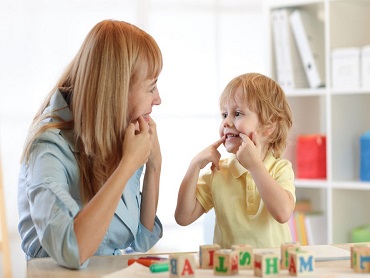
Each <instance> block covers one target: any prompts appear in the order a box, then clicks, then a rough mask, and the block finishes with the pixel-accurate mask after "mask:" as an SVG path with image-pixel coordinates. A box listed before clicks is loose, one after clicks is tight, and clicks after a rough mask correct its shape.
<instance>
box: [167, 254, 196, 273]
mask: <svg viewBox="0 0 370 278" xmlns="http://www.w3.org/2000/svg"><path fill="white" fill-rule="evenodd" d="M169 264H170V268H169V271H170V277H171V278H175V277H194V275H195V273H194V271H195V268H196V265H195V259H194V256H193V255H191V254H171V255H170V257H169Z"/></svg>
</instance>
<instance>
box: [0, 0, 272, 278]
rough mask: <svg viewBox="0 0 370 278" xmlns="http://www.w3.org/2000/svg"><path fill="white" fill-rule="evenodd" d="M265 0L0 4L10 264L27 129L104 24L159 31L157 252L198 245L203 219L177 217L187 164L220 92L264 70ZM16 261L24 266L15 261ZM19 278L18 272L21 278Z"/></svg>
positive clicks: (213, 124) (203, 142)
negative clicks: (160, 234) (187, 221)
mask: <svg viewBox="0 0 370 278" xmlns="http://www.w3.org/2000/svg"><path fill="white" fill-rule="evenodd" d="M261 2H262V1H259V0H218V1H217V0H187V1H179V0H177V1H171V0H151V1H150V0H125V1H124V0H91V1H83V0H64V1H54V0H52V1H50V0H49V1H48V0H0V150H1V151H0V153H1V159H2V163H3V173H4V183H5V195H6V209H7V215H8V217H7V221H8V226H9V227H8V229H9V232H10V237H11V240H12V243H13V244H12V246H13V249H12V256H13V257H14V259H13V262H12V264H13V265H14V266H16V265H17V271H18V272H17V273H19V271H21V273H22V271H24V269H23V268H20V267H19V266H20V262H19V260H20V259H19V256H23V254H22V252H21V251H20V248H19V235H18V232H17V224H18V214H17V175H18V169H19V157H20V153H21V149H22V145H23V142H24V138H25V135H26V132H27V128H28V125H29V124H30V121H31V119H32V117H33V115H34V113H35V112H36V110H37V108H38V106H39V105H40V103H41V101H42V100H43V98H44V96H45V95H46V93H47V92H48V91H49V90H50V89H51V87H53V85H54V83H55V81H56V79H57V78H58V77H59V74H60V73H61V71H62V70H63V68H64V67H65V66H66V65H67V63H68V62H69V61H70V59H71V58H72V57H73V56H74V54H75V53H76V51H77V49H78V48H79V46H80V44H81V43H82V41H83V39H84V37H85V36H86V34H87V32H88V31H89V30H90V29H91V28H92V26H93V25H95V24H96V23H97V22H98V21H100V20H102V19H106V18H114V19H119V20H125V21H129V22H131V23H134V24H136V25H138V26H139V27H141V28H143V29H144V30H146V31H147V32H149V33H150V34H152V35H153V37H154V38H155V39H156V40H157V42H158V44H159V45H160V47H161V49H162V52H163V57H164V69H163V72H162V74H161V75H160V79H159V82H158V85H159V92H160V94H161V97H162V105H161V106H159V107H156V108H155V110H154V113H153V117H154V118H155V120H156V121H157V126H158V132H159V137H160V141H161V145H162V152H163V167H162V169H163V170H162V178H161V180H162V184H161V193H160V203H159V207H158V214H159V217H160V218H161V219H162V222H163V224H164V228H165V235H164V238H163V239H162V240H161V241H160V243H158V245H157V247H156V248H158V249H160V250H163V249H169V250H171V249H173V248H174V244H173V243H174V240H176V244H178V243H179V242H180V241H179V240H178V238H180V237H181V239H182V240H181V242H182V243H183V245H182V246H179V245H176V246H177V247H176V248H182V249H187V248H188V249H193V250H194V248H197V246H199V244H201V243H202V241H203V238H204V236H203V226H204V225H203V218H202V219H200V220H199V221H198V222H197V223H195V224H193V225H191V226H189V227H186V228H183V227H179V226H178V225H177V224H176V223H175V221H174V218H173V213H174V210H175V205H176V199H177V191H178V187H179V185H180V182H181V179H182V177H183V175H184V173H185V171H186V169H187V165H188V163H189V162H190V160H191V158H192V157H193V156H194V155H195V154H196V153H197V152H199V151H200V150H202V149H203V148H204V147H206V146H207V145H208V144H210V143H212V142H213V141H215V140H216V139H217V137H218V125H219V114H218V96H219V94H220V92H221V91H222V89H223V87H224V86H225V85H226V83H227V82H228V81H229V80H230V79H231V78H232V77H234V76H236V75H239V74H241V73H244V72H248V71H259V72H262V73H265V71H266V70H265V65H266V61H265V59H266V53H267V45H266V40H265V38H266V37H267V36H266V34H265V30H266V27H265V26H264V24H265V20H264V18H263V12H262V3H261ZM15 260H18V261H15ZM15 277H19V276H15Z"/></svg>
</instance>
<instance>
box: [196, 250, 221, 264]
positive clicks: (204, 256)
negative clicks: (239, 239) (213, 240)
mask: <svg viewBox="0 0 370 278" xmlns="http://www.w3.org/2000/svg"><path fill="white" fill-rule="evenodd" d="M218 250H221V246H220V245H218V244H206V245H201V246H199V267H200V268H203V269H212V268H213V255H214V253H215V252H216V251H218Z"/></svg>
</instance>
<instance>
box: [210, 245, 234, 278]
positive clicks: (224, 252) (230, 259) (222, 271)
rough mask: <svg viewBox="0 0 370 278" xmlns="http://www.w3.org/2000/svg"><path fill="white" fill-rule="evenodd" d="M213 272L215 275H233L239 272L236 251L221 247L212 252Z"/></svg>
mask: <svg viewBox="0 0 370 278" xmlns="http://www.w3.org/2000/svg"><path fill="white" fill-rule="evenodd" d="M213 259H214V264H213V273H214V274H215V275H234V274H238V273H239V256H238V252H237V251H235V250H230V249H221V250H218V251H216V252H215V254H214V257H213Z"/></svg>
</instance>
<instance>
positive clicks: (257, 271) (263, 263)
mask: <svg viewBox="0 0 370 278" xmlns="http://www.w3.org/2000/svg"><path fill="white" fill-rule="evenodd" d="M279 270H280V264H279V257H278V255H277V254H275V253H274V252H262V253H258V254H254V275H255V276H258V277H268V276H270V277H271V276H278V275H279Z"/></svg>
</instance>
